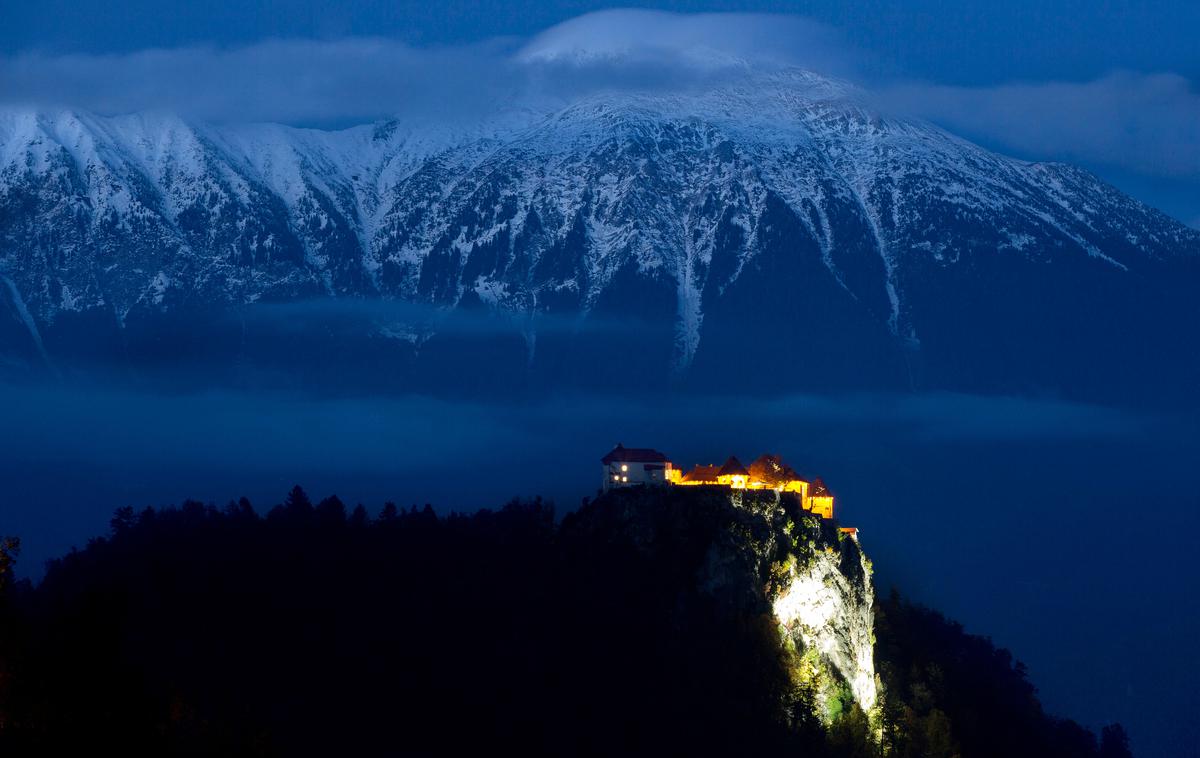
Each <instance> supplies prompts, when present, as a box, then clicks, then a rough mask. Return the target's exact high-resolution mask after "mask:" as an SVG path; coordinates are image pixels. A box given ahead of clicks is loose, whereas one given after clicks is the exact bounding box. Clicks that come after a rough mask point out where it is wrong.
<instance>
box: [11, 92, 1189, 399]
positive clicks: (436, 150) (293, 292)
mask: <svg viewBox="0 0 1200 758" xmlns="http://www.w3.org/2000/svg"><path fill="white" fill-rule="evenodd" d="M0 280H2V281H0V285H2V286H0V313H6V314H7V315H0V353H2V354H3V355H4V356H5V357H6V358H7V359H8V360H9V362H11V363H19V364H26V365H38V364H47V363H48V364H51V365H53V364H55V363H61V362H63V361H68V360H70V359H71V357H72V356H77V355H79V354H84V353H86V354H90V355H92V356H93V357H97V358H103V357H104V356H105V355H111V356H112V357H114V358H116V357H118V356H119V357H121V359H122V360H127V361H137V360H140V359H141V358H144V357H146V356H147V355H153V354H156V351H159V350H166V351H167V353H169V354H174V353H172V351H176V352H177V353H179V354H191V355H193V356H206V357H205V360H206V361H207V362H218V363H220V362H229V363H236V362H238V361H243V362H244V361H246V360H250V361H251V362H253V361H254V360H255V356H256V355H257V354H258V353H260V352H262V351H264V350H265V351H268V352H269V351H270V350H272V349H275V348H277V347H278V346H279V345H280V344H282V343H286V344H287V345H288V349H289V350H296V351H300V352H303V351H305V350H308V349H311V350H316V351H327V350H328V349H330V346H329V345H328V344H323V343H322V342H321V339H322V338H321V336H320V335H321V334H323V333H325V332H323V331H322V329H324V327H325V326H327V325H328V324H329V323H331V322H336V323H337V324H339V325H340V326H339V330H338V331H337V335H338V337H337V340H336V342H337V343H338V344H340V345H342V346H343V348H344V350H343V352H342V353H341V354H339V356H338V359H339V360H352V358H351V356H350V354H351V353H355V352H357V351H359V350H360V348H361V350H365V351H367V352H369V353H371V354H372V355H373V356H375V357H373V358H372V359H371V361H370V362H369V364H368V365H371V366H375V367H376V368H377V369H379V370H380V371H385V373H386V375H387V379H386V381H385V383H389V384H390V383H395V384H396V385H397V386H409V385H411V384H413V383H417V384H419V383H420V382H421V381H423V380H428V381H430V382H433V383H435V384H436V383H440V382H444V381H453V377H452V376H449V375H448V374H447V372H449V373H450V374H453V372H454V368H453V367H454V366H455V364H456V360H455V356H459V357H460V358H461V357H463V356H471V357H474V358H476V359H478V360H480V361H484V362H487V363H488V364H489V365H491V366H492V371H491V372H490V373H491V374H492V376H491V377H489V378H488V379H486V380H477V379H472V380H471V381H472V382H475V381H497V378H496V377H507V379H506V380H500V381H507V380H511V381H513V382H517V383H524V382H528V381H529V380H531V379H532V380H535V381H537V380H543V381H546V382H548V383H551V384H559V383H563V382H567V383H583V384H590V383H600V384H610V383H612V382H616V383H619V384H630V385H640V384H643V383H645V382H660V381H661V380H663V379H666V378H669V377H670V378H674V379H675V380H676V381H682V382H684V383H692V384H695V385H696V386H703V387H706V388H713V389H745V388H750V389H780V390H790V389H818V388H819V389H830V388H832V389H848V388H878V387H910V386H930V387H943V388H950V389H997V390H1003V391H1043V390H1050V391H1069V392H1072V393H1075V392H1076V391H1078V392H1079V394H1081V395H1083V396H1092V395H1095V394H1101V395H1104V394H1109V393H1108V392H1107V390H1106V387H1108V386H1109V385H1110V384H1111V382H1112V381H1115V380H1121V382H1124V381H1125V380H1135V379H1136V380H1137V381H1141V380H1143V379H1145V375H1146V374H1147V373H1149V372H1154V371H1165V370H1167V368H1168V367H1169V368H1170V369H1171V370H1172V371H1173V372H1174V373H1175V374H1176V376H1175V377H1174V378H1173V379H1172V380H1171V382H1170V383H1172V384H1177V383H1178V382H1181V381H1185V380H1187V381H1191V379H1194V378H1197V377H1192V376H1191V375H1189V376H1188V377H1180V376H1178V375H1177V374H1178V372H1179V371H1180V366H1181V365H1183V370H1184V371H1185V372H1186V371H1191V370H1192V367H1191V366H1190V364H1187V362H1186V361H1185V362H1183V364H1181V362H1180V361H1179V360H1178V356H1175V360H1174V362H1171V361H1163V362H1161V364H1160V363H1159V362H1158V359H1159V358H1161V357H1163V351H1166V350H1173V349H1175V348H1180V347H1186V346H1187V345H1188V344H1191V345H1194V344H1196V342H1195V338H1196V337H1197V336H1200V335H1198V334H1197V330H1198V329H1200V318H1198V316H1200V311H1198V310H1197V309H1196V306H1195V305H1194V303H1193V302H1192V301H1193V299H1194V295H1195V294H1196V290H1197V285H1198V284H1200V232H1197V231H1195V230H1192V229H1189V228H1187V227H1185V226H1183V225H1182V224H1180V223H1178V222H1176V221H1174V220H1173V219H1171V218H1169V217H1167V216H1165V215H1163V214H1161V213H1159V212H1157V211H1155V210H1153V209H1151V208H1149V207H1147V206H1145V205H1142V204H1140V203H1138V202H1137V201H1135V200H1132V199H1131V198H1129V197H1127V196H1125V195H1123V194H1121V193H1120V192H1119V191H1117V190H1116V189H1114V188H1113V187H1111V186H1108V185H1106V184H1105V183H1103V182H1101V181H1100V180H1098V179H1097V178H1096V177H1094V176H1092V175H1091V174H1089V173H1087V172H1085V171H1082V170H1079V169H1077V168H1073V167H1071V166H1067V165H1061V164H1048V163H1029V162H1024V161H1019V160H1014V159H1011V158H1007V157H1004V156H1000V155H997V154H994V153H991V152H989V151H987V150H984V149H982V148H980V147H978V146H975V145H973V144H971V143H969V142H966V141H964V140H961V139H958V138H956V137H954V136H952V135H950V134H948V133H946V132H945V131H942V130H940V129H938V128H936V127H933V126H931V125H929V124H925V123H921V122H916V121H910V120H904V119H898V118H891V117H887V116H885V115H881V114H880V113H878V112H876V111H874V110H873V109H872V108H870V107H869V105H868V104H867V100H866V98H865V96H863V95H861V94H860V93H858V92H857V91H855V90H853V89H852V88H850V87H848V86H846V85H843V84H841V83H838V82H833V81H829V80H826V79H823V78H820V77H818V76H816V75H813V74H810V73H807V72H804V71H798V70H792V71H784V72H776V73H773V74H770V75H761V76H756V77H752V78H747V79H745V80H741V81H738V82H736V83H728V84H723V85H721V86H719V87H715V88H713V89H710V90H707V91H703V92H691V93H675V94H640V95H639V94H630V93H627V92H626V93H620V94H592V95H588V96H586V97H583V98H580V99H579V100H577V101H575V102H570V103H566V104H559V105H556V106H554V107H543V108H534V107H524V108H520V109H516V108H514V109H512V110H511V111H508V112H506V113H505V114H503V115H502V116H497V117H495V118H493V119H490V120H486V121H483V122H480V123H477V124H474V125H471V126H464V127H459V128H456V129H447V128H445V127H443V126H440V125H437V124H432V123H430V124H422V123H409V122H405V121H393V122H387V123H380V124H375V125H370V126H362V127H356V128H352V129H347V130H344V131H329V132H327V131H316V130H305V129H296V128H289V127H283V126H275V125H253V126H238V127H229V126H225V127H212V126H206V125H201V124H194V123H188V122H186V121H183V120H180V119H178V118H175V117H172V116H167V115H154V114H139V115H133V116H122V117H113V118H101V117H96V116H92V115H89V114H85V113H78V112H71V111H46V110H15V109H10V110H6V111H0ZM279 303H303V304H304V306H303V307H298V308H289V307H286V306H285V307H281V306H279V305H271V304H279ZM393 306H396V307H393ZM401 306H402V307H401ZM264 316H265V317H264ZM234 322H236V328H235V325H234ZM280 322H283V323H284V324H291V325H292V326H293V327H297V325H301V326H300V327H297V328H293V329H291V330H290V331H289V330H287V329H284V332H286V333H287V335H286V337H285V338H283V339H280V338H279V335H278V334H277V333H276V332H275V331H273V330H277V329H278V328H279V324H280ZM347 322H350V323H351V324H352V326H351V327H349V329H350V331H349V332H347V331H345V329H344V327H346V324H347ZM248 323H249V324H250V325H249V326H247V324H248ZM310 327H311V328H310ZM326 331H327V330H326ZM172 334H174V335H175V336H174V337H171V336H170V335H172ZM305 334H307V335H308V337H306V336H305ZM256 339H257V340H258V341H257V342H256ZM355 340H361V341H362V342H361V344H360V345H358V346H357V347H354V348H350V347H347V345H348V343H349V342H353V341H355ZM1189 340H1190V342H1189ZM379 356H385V358H384V359H383V363H382V364H380V363H379V360H378V358H379ZM734 358H736V359H739V361H740V363H739V362H735V361H731V359H734ZM746 361H752V362H753V363H754V364H756V370H754V371H752V372H747V371H746V370H745V368H746ZM461 363H462V361H461V360H459V361H458V364H459V365H461ZM1184 364H1187V365H1184ZM381 365H386V366H388V367H389V368H387V369H386V370H385V369H382V368H379V367H380V366H381ZM435 366H436V368H435ZM1126 383H1127V382H1126ZM1112 386H1116V385H1112ZM1122 386H1124V385H1122ZM1138 386H1141V385H1138ZM1181 386H1182V385H1181ZM1093 390H1095V391H1094V392H1093ZM1121 391H1124V390H1121Z"/></svg>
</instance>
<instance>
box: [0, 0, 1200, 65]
mask: <svg viewBox="0 0 1200 758" xmlns="http://www.w3.org/2000/svg"><path fill="white" fill-rule="evenodd" d="M0 5H2V6H3V8H4V11H3V18H4V19H5V23H4V24H3V25H2V26H0V49H2V50H3V51H5V52H8V53H12V52H16V51H21V50H28V49H31V48H40V49H52V50H56V51H61V52H67V51H87V52H122V51H130V50H137V49H141V48H146V47H175V46H179V45H188V44H195V43H218V44H238V43H247V42H253V41H256V40H260V39H262V38H264V37H320V38H336V37H345V36H371V35H386V36H393V37H397V38H399V39H403V40H405V41H408V42H411V43H419V44H455V43H462V42H473V41H478V40H481V39H485V38H489V37H495V36H505V35H515V36H529V35H532V34H535V33H536V32H539V31H541V30H542V29H545V28H547V27H549V26H552V25H554V24H556V23H559V22H561V21H565V20H566V19H569V18H571V17H573V16H577V15H580V14H583V13H586V12H588V11H594V10H598V9H602V8H608V7H613V6H614V5H620V6H624V7H645V8H658V9H664V10H673V11H681V12H693V11H743V12H744V11H755V12H773V13H794V14H799V15H803V16H807V17H809V18H813V19H816V20H818V21H822V22H825V23H827V24H830V25H832V26H835V27H837V28H838V29H840V30H841V31H842V32H843V33H844V34H845V35H846V37H847V38H848V39H849V40H851V41H852V42H853V43H855V44H857V45H859V46H861V47H863V48H865V49H867V50H870V51H872V52H874V53H875V54H876V55H877V56H878V58H879V63H880V66H881V67H884V68H887V69H892V70H895V71H897V72H903V73H906V74H909V75H912V76H919V77H923V78H929V79H932V80H935V81H939V82H945V83H955V84H998V83H1002V82H1007V81H1011V80H1015V79H1021V80H1025V79H1028V80H1035V81H1037V80H1046V79H1069V80H1080V79H1088V78H1095V77H1098V76H1101V75H1103V74H1105V73H1108V72H1109V71H1111V70H1113V69H1128V70H1133V71H1142V72H1159V71H1173V72H1176V73H1179V74H1182V75H1183V76H1186V77H1188V78H1189V79H1191V81H1192V82H1193V83H1196V82H1197V81H1198V80H1200V45H1198V44H1197V41H1196V34H1197V31H1198V30H1200V4H1198V3H1195V2H1188V1H1187V0H1173V1H1168V2H1155V3H1146V2H1134V1H1131V0H1124V1H1113V0H1108V1H1107V2H1106V1H1105V0H1007V1H1006V2H1003V3H999V2H993V1H991V0H959V1H958V2H947V1H946V0H860V2H846V1H844V0H815V1H812V0H810V2H769V1H768V2H752V1H743V2H711V1H710V2H702V1H696V0H693V1H691V2H686V1H685V2H678V1H677V2H658V3H637V2H626V3H617V4H614V3H604V2H591V1H588V0H524V1H522V2H495V1H494V0H493V1H488V0H445V1H444V2H436V3H430V2H425V1H424V0H419V1H414V0H393V1H390V2H382V1H381V0H363V1H360V2H341V3H331V2H325V3H322V2H313V1H312V0H265V1H263V0H260V2H249V1H245V0H212V1H211V2H164V1H162V0H42V2H38V3H29V2H12V1H11V0H5V2H4V3H3V4H0Z"/></svg>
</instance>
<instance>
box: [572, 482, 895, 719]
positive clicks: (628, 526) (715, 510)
mask: <svg viewBox="0 0 1200 758" xmlns="http://www.w3.org/2000/svg"><path fill="white" fill-rule="evenodd" d="M585 525H586V526H585ZM564 527H566V528H567V529H568V531H569V530H570V529H575V528H581V527H583V528H586V529H588V530H589V531H590V530H594V529H603V530H605V532H607V533H609V534H612V535H619V536H621V537H622V538H624V539H628V540H630V541H631V542H632V543H633V545H634V546H635V547H636V548H637V549H639V550H641V551H644V552H645V553H647V554H651V555H653V556H655V559H656V560H664V561H670V562H672V564H673V566H674V567H675V568H676V570H677V571H678V572H679V575H680V576H683V577H687V578H688V579H687V580H686V581H687V582H688V583H689V584H690V586H689V587H688V588H687V589H686V590H685V591H686V592H687V593H689V595H690V596H693V597H697V598H706V599H707V600H708V601H716V602H717V603H719V604H720V605H721V606H723V607H725V608H726V609H727V611H728V612H729V613H733V614H743V615H750V616H759V615H764V614H770V615H771V616H773V617H774V620H775V622H776V623H777V625H778V629H779V633H780V638H781V642H782V644H783V647H784V658H785V660H786V665H787V667H788V669H789V674H790V676H791V678H792V680H793V683H794V685H795V687H796V688H797V689H803V690H806V691H807V692H808V693H809V694H810V696H811V700H812V702H813V704H814V706H815V710H816V711H817V713H816V715H817V716H818V717H819V718H821V720H822V721H824V722H826V723H830V722H832V721H833V720H835V719H836V718H837V717H838V715H839V714H840V713H842V712H843V711H844V710H845V709H847V708H849V707H851V704H852V703H856V704H857V705H858V706H859V707H861V708H862V709H863V710H864V711H866V712H867V714H868V716H873V715H874V713H875V711H876V709H877V708H876V707H877V704H878V703H877V701H878V692H877V680H876V676H875V665H874V631H873V608H872V605H873V602H874V592H873V589H872V586H871V564H870V561H869V560H868V559H867V557H866V556H865V555H864V554H863V552H862V550H861V547H860V545H859V543H858V540H857V539H856V538H855V537H853V536H850V535H846V534H842V533H840V532H839V531H838V528H837V523H836V522H833V521H828V520H822V519H820V518H817V517H814V516H812V515H811V514H809V513H807V512H805V511H804V510H803V509H802V508H801V507H800V503H799V500H798V499H797V498H796V497H795V496H794V495H792V494H789V493H782V494H780V493H776V492H771V491H730V490H728V489H724V488H717V487H713V488H708V487H664V488H656V487H650V488H636V489H633V488H631V489H627V490H614V491H612V492H610V493H608V494H606V495H605V496H603V497H602V498H600V499H599V500H597V501H596V502H594V503H592V504H591V505H589V506H587V507H585V509H583V511H581V512H580V513H579V514H577V517H576V518H575V519H574V523H572V524H571V525H570V526H568V525H567V524H564Z"/></svg>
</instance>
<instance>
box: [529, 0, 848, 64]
mask: <svg viewBox="0 0 1200 758" xmlns="http://www.w3.org/2000/svg"><path fill="white" fill-rule="evenodd" d="M517 58H518V59H519V60H521V61H524V62H526V63H562V64H569V65H573V66H587V65H597V64H605V63H613V62H629V61H644V62H671V61H674V62H676V63H686V64H688V65H691V66H694V67H696V68H700V69H704V68H720V67H726V66H742V65H747V64H753V65H787V66H802V67H806V68H812V69H817V70H820V71H823V72H825V73H845V72H847V71H850V70H852V69H853V63H854V58H855V56H854V54H853V53H852V52H851V51H850V49H849V48H848V46H847V45H846V43H845V41H844V40H843V39H842V38H841V35H839V34H838V33H837V31H836V30H834V29H833V28H832V27H829V26H826V25H825V24H821V23H819V22H816V21H812V20H810V19H807V18H803V17H801V16H785V15H775V14H765V13H695V14H681V13H667V12H664V11H649V10H632V9H623V10H610V11H599V12H596V13H588V14H586V15H583V16H579V17H578V18H574V19H571V20H569V21H565V22H563V23H561V24H558V25H557V26H554V27H552V28H550V29H547V30H546V31H544V32H542V33H541V34H538V35H537V36H536V37H534V38H533V39H532V40H530V41H529V43H528V44H526V45H525V46H524V47H523V48H522V49H521V50H520V51H519V53H518V55H517Z"/></svg>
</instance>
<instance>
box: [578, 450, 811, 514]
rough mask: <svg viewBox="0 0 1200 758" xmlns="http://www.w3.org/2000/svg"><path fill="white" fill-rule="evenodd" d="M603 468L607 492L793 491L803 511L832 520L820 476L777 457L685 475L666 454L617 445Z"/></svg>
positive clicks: (731, 459) (733, 459) (731, 461)
mask: <svg viewBox="0 0 1200 758" xmlns="http://www.w3.org/2000/svg"><path fill="white" fill-rule="evenodd" d="M600 464H601V466H602V467H603V480H602V485H601V487H602V489H603V490H604V491H605V492H607V491H608V490H610V489H614V488H618V487H635V486H643V485H673V486H677V487H697V486H710V487H729V488H731V489H745V490H775V491H776V492H795V493H797V494H798V495H799V496H800V503H801V505H802V506H803V507H804V510H806V511H811V512H813V513H815V514H817V515H819V516H820V517H821V518H833V495H832V494H830V492H829V490H828V489H826V487H825V483H824V482H823V481H821V479H820V477H816V478H814V479H813V480H812V481H811V482H810V481H808V480H807V479H803V478H801V476H800V475H799V474H797V473H796V471H795V469H793V468H792V467H791V466H789V465H787V464H786V463H784V462H783V460H782V459H781V458H780V457H779V456H778V455H771V454H769V453H767V454H764V455H760V456H759V457H758V458H757V459H756V460H755V461H754V462H753V463H751V464H750V466H749V467H746V466H743V465H742V462H741V461H739V460H738V459H737V458H736V457H734V456H732V455H731V456H729V460H727V461H725V463H724V464H723V465H721V466H715V465H711V464H710V465H707V466H695V467H694V468H692V470H691V471H689V472H687V473H686V474H685V473H683V471H682V469H678V468H675V466H674V465H673V464H672V463H671V461H670V460H669V459H668V458H667V456H666V455H664V454H662V453H660V452H659V451H657V450H653V449H651V448H643V447H625V446H624V445H621V444H620V443H618V444H617V446H616V447H614V448H613V449H612V451H611V452H610V453H609V454H608V455H606V456H604V457H603V458H601V459H600Z"/></svg>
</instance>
